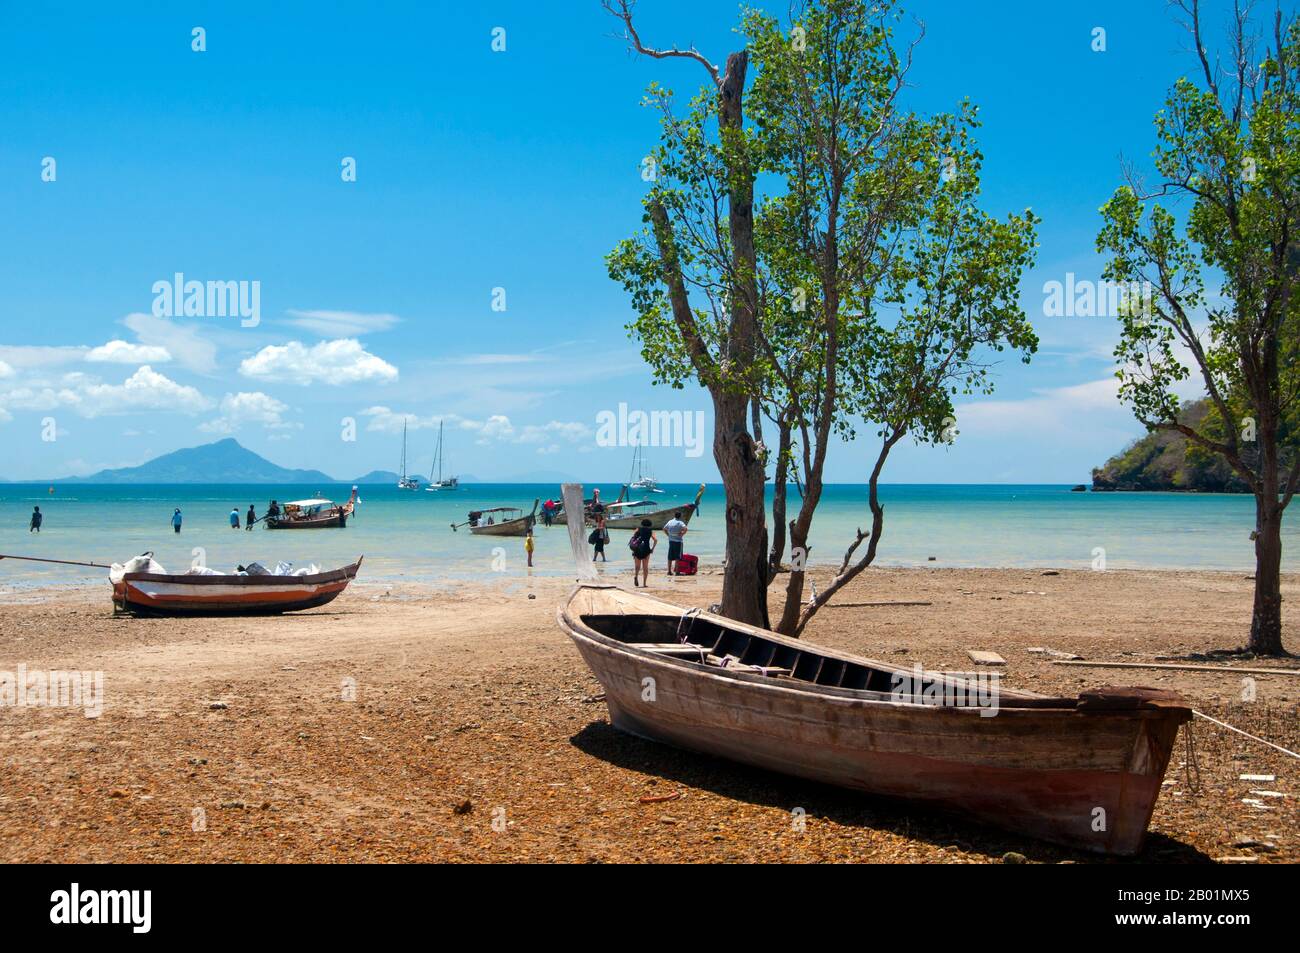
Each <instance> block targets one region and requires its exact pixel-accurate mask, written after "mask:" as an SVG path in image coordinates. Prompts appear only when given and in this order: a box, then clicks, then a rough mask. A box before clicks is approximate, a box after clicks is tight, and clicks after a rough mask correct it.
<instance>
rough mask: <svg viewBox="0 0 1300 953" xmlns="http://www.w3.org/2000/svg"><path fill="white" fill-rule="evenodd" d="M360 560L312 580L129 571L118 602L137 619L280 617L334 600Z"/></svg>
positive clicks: (116, 598) (117, 595) (115, 596)
mask: <svg viewBox="0 0 1300 953" xmlns="http://www.w3.org/2000/svg"><path fill="white" fill-rule="evenodd" d="M360 566H361V560H357V561H356V562H355V563H353V564H352V565H350V566H344V567H343V568H342V569H334V570H331V571H329V572H322V573H314V574H312V575H309V576H188V575H170V574H166V575H165V574H161V573H127V574H126V575H125V576H123V577H122V579H121V581H119V582H117V583H116V584H114V586H113V604H114V606H115V607H116V609H117V610H118V611H119V612H127V613H131V614H133V615H164V616H181V615H189V616H195V615H205V616H206V615H277V614H279V613H282V612H300V611H302V610H303V609H314V608H316V607H317V606H323V605H326V604H327V603H330V602H333V601H334V600H335V599H336V598H338V596H339V594H340V593H342V592H343V590H344V589H346V588H347V587H348V584H349V583H350V582H352V580H353V579H355V578H356V575H357V570H358V569H359V568H360Z"/></svg>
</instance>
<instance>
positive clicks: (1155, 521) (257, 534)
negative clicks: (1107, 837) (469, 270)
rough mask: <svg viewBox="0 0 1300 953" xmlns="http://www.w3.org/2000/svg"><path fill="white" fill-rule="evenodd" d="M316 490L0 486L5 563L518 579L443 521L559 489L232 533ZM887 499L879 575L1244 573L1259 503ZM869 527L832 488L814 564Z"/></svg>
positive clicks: (986, 494)
mask: <svg viewBox="0 0 1300 953" xmlns="http://www.w3.org/2000/svg"><path fill="white" fill-rule="evenodd" d="M597 485H598V484H597ZM318 490H319V491H320V492H321V493H323V494H324V495H325V496H326V497H329V498H332V499H334V500H336V501H342V500H344V499H346V498H347V496H348V493H349V491H350V487H348V486H345V485H332V486H329V485H327V486H275V487H271V486H219V485H214V486H193V485H175V486H101V485H63V484H58V485H55V487H54V490H53V492H52V493H51V492H49V486H48V485H47V484H40V485H31V484H0V553H11V554H18V555H30V556H45V557H51V558H55V559H78V560H88V561H93V562H104V563H108V562H113V561H119V562H120V561H123V560H125V559H127V558H129V557H131V556H134V555H137V554H139V553H141V552H143V551H145V550H152V551H153V552H154V553H155V558H156V559H157V560H158V561H159V562H161V563H162V564H163V565H164V566H165V567H166V568H168V569H174V570H176V571H184V570H185V569H186V568H188V567H189V566H190V564H191V563H192V562H193V561H194V559H195V554H194V550H195V549H196V548H200V549H202V550H203V556H204V557H205V559H206V563H207V565H209V566H211V567H213V568H216V569H221V570H230V569H233V568H234V567H235V565H236V564H238V563H247V562H250V561H253V560H257V561H260V562H262V563H265V564H267V565H274V564H275V562H276V561H278V560H288V561H290V562H293V563H294V564H296V565H297V566H305V565H307V564H309V563H316V564H318V565H320V566H322V567H331V568H332V567H335V566H338V565H342V564H344V563H347V562H350V561H352V560H353V559H355V558H356V557H357V556H359V555H362V554H364V555H365V557H366V559H365V566H364V568H363V570H362V576H361V579H362V580H363V581H371V582H374V581H383V580H392V581H395V580H412V581H432V582H436V581H439V580H456V579H467V578H474V577H477V576H484V575H485V574H489V573H504V574H506V575H508V576H517V575H520V574H522V573H523V572H524V552H523V541H522V540H520V539H509V538H507V539H502V538H491V537H480V536H472V535H470V533H469V532H468V531H467V530H465V529H462V530H460V531H459V532H453V531H452V530H451V528H450V524H451V523H452V522H459V521H462V520H464V519H465V514H466V513H467V512H468V511H469V510H471V509H477V508H483V507H487V506H501V505H516V506H522V507H524V508H525V509H527V508H530V507H531V506H532V502H533V499H534V498H541V499H543V500H545V499H546V498H547V497H550V496H554V497H556V498H558V497H559V493H560V489H559V487H558V486H555V485H550V484H547V485H536V486H531V485H524V484H482V485H476V486H468V487H464V488H462V489H460V490H458V491H453V492H439V493H429V492H425V491H423V490H420V491H417V492H410V491H400V490H398V489H397V488H396V487H389V486H364V487H362V488H361V504H360V506H359V507H358V512H357V515H356V516H355V517H354V518H353V519H352V520H351V521H350V522H349V524H348V526H347V528H346V529H342V530H339V529H328V530H299V531H268V530H265V529H263V528H262V527H261V526H258V527H257V528H256V529H255V530H253V531H252V532H246V531H244V530H239V531H237V532H236V531H234V530H231V529H230V528H229V526H228V516H229V513H230V508H231V507H232V506H236V507H238V509H239V512H240V515H241V520H242V517H243V514H244V513H245V512H246V511H247V509H248V505H249V504H250V503H252V504H254V505H255V506H256V509H257V512H258V514H259V515H260V514H262V513H263V512H265V510H266V504H267V501H268V500H269V499H270V497H272V496H274V497H275V498H276V499H278V500H280V501H282V502H283V501H285V500H293V499H300V498H304V497H310V496H312V495H313V494H314V493H315V492H316V491H318ZM601 490H602V493H601V495H602V496H603V497H605V498H606V499H613V498H614V497H615V496H617V494H618V486H617V485H616V484H614V483H609V484H605V485H603V486H602V487H601ZM665 490H666V492H665V493H663V494H661V495H656V496H655V497H654V498H655V499H656V500H657V501H662V505H664V506H668V505H671V504H672V503H675V502H683V503H684V502H687V501H689V500H690V499H691V498H692V496H693V495H694V490H695V487H694V486H691V485H687V484H678V485H671V484H670V485H667V486H666V487H665ZM769 493H770V488H769ZM588 495H590V487H588ZM881 495H882V498H883V501H884V503H885V532H884V536H883V538H882V542H881V549H880V554H879V559H878V564H879V565H884V566H932V567H933V566H937V567H953V566H962V567H969V566H980V567H1055V568H1087V567H1089V566H1091V565H1092V563H1093V560H1094V558H1095V553H1094V551H1095V550H1097V549H1104V550H1105V560H1106V567H1107V568H1111V569H1121V568H1185V569H1228V570H1249V569H1250V568H1252V566H1253V563H1254V550H1253V546H1252V544H1251V542H1250V540H1249V534H1250V532H1251V529H1252V528H1253V526H1254V503H1253V500H1252V499H1251V498H1250V497H1245V496H1233V495H1217V494H1216V495H1208V494H1207V495H1195V494H1179V493H1091V492H1089V493H1071V492H1070V491H1069V487H1066V486H1046V485H1029V486H1011V485H965V486H963V485H929V484H927V485H891V486H886V487H883V488H882V490H881ZM792 502H796V503H797V497H792ZM36 505H38V506H40V507H41V510H42V511H43V512H44V513H45V525H44V529H43V532H42V533H40V534H39V535H37V534H34V533H32V534H29V533H28V532H27V523H28V516H29V514H30V513H31V510H32V507H33V506H36ZM177 506H179V507H180V508H181V511H182V513H183V515H184V527H183V530H182V532H181V534H180V535H176V534H174V533H173V532H172V528H171V524H170V519H171V514H172V510H173V509H174V508H175V507H177ZM723 512H724V506H723V501H722V488H721V486H712V485H711V486H710V487H709V488H708V490H707V491H706V492H705V494H704V500H703V503H702V508H701V512H700V514H699V515H698V516H697V517H696V518H695V519H694V520H693V521H692V523H691V531H690V534H689V536H688V537H687V545H686V551H687V552H692V553H695V554H697V555H699V556H700V557H701V559H702V560H703V561H704V562H707V563H714V564H716V563H718V562H719V561H720V560H721V555H722V550H723V541H724V540H723ZM870 518H871V517H870V512H869V510H868V508H867V500H866V487H865V486H861V485H836V486H831V487H829V488H828V489H827V491H826V493H825V495H824V497H823V502H822V504H821V506H820V508H819V510H818V513H817V517H816V519H815V522H814V525H813V535H812V546H811V561H812V562H814V563H822V564H825V563H832V562H834V563H837V562H838V561H839V559H840V558H841V557H842V555H843V552H844V549H845V547H846V546H847V545H848V543H849V542H850V540H851V539H852V536H853V530H854V528H855V527H856V526H858V525H861V526H864V527H865V526H867V525H869V524H870ZM626 535H627V534H626V533H618V532H615V533H614V534H613V539H612V541H611V544H610V546H609V547H608V554H609V557H610V565H611V568H618V567H620V566H624V565H626V566H630V562H631V561H630V556H629V553H628V551H627V547H626V545H625V543H624V540H625V537H626ZM1284 546H1285V557H1284V568H1285V569H1288V570H1296V569H1297V568H1300V560H1298V556H1300V528H1297V522H1296V521H1294V520H1292V521H1290V523H1289V525H1288V526H1287V528H1286V530H1285V539H1284ZM498 547H499V548H500V549H498ZM931 556H934V557H936V558H935V560H934V561H933V562H931V561H930V560H929V557H931ZM534 562H535V567H536V568H535V569H534V572H535V573H540V574H553V575H567V574H568V573H570V572H571V560H570V556H569V552H568V543H567V537H566V534H565V530H564V529H563V528H560V527H556V528H554V529H546V528H542V527H539V529H538V531H537V551H536V554H535V558H534ZM104 577H105V573H104V572H103V571H100V570H94V569H76V568H70V567H59V566H50V565H44V564H40V563H23V562H15V561H11V560H0V590H4V589H14V588H26V587H29V586H32V585H46V584H50V583H64V582H71V581H76V580H85V581H92V580H94V581H99V580H103V579H104Z"/></svg>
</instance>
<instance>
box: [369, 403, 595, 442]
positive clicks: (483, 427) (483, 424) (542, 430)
mask: <svg viewBox="0 0 1300 953" xmlns="http://www.w3.org/2000/svg"><path fill="white" fill-rule="evenodd" d="M361 415H362V416H364V417H369V418H370V423H369V424H368V425H367V426H366V429H367V430H373V431H378V432H382V433H401V432H402V426H403V424H405V425H406V429H407V430H426V429H433V428H437V426H438V424H439V423H442V424H445V425H446V426H447V427H450V428H452V429H453V430H461V431H464V432H466V433H472V434H474V435H475V436H477V438H478V439H477V440H476V441H475V442H476V443H478V444H481V445H484V446H486V445H488V444H492V443H526V444H541V445H542V446H541V447H540V448H539V449H538V452H539V453H556V452H558V450H559V445H558V444H557V443H556V441H557V440H562V441H565V442H567V443H570V444H576V443H580V442H582V441H583V440H585V439H587V438H588V437H590V436H591V433H592V430H591V427H589V426H588V425H587V424H584V423H579V422H578V421H563V420H552V421H551V422H549V423H546V424H526V425H524V426H522V427H516V426H515V425H514V423H513V422H511V420H510V418H509V417H507V416H506V415H504V414H493V415H492V416H490V417H488V418H486V419H483V420H476V419H473V418H469V417H462V416H460V415H459V414H442V415H429V416H422V415H420V414H411V413H405V414H404V413H398V412H397V411H394V410H392V409H390V408H388V407H368V408H367V409H365V410H363V411H362V412H361Z"/></svg>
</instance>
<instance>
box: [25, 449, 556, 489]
mask: <svg viewBox="0 0 1300 953" xmlns="http://www.w3.org/2000/svg"><path fill="white" fill-rule="evenodd" d="M570 479H572V478H571V477H569V476H568V475H567V474H560V473H549V472H544V471H536V472H534V473H531V474H526V475H521V476H520V477H517V478H515V479H513V480H500V481H494V482H500V483H551V482H555V483H559V482H563V481H565V480H570ZM397 481H398V474H396V473H394V472H393V471H392V470H371V471H370V472H369V473H367V474H364V475H363V476H359V477H357V478H355V479H352V480H338V479H335V478H334V477H331V476H330V475H329V474H327V473H322V472H321V471H320V470H294V469H290V468H288V467H282V466H278V465H276V464H274V463H272V462H271V461H270V460H267V459H266V458H265V457H263V456H260V455H258V454H256V453H254V452H253V451H252V450H249V449H248V448H247V447H245V446H243V445H242V444H241V443H240V442H239V441H238V440H236V439H235V438H234V437H226V438H225V439H224V440H218V441H216V442H215V443H205V444H203V445H202V446H199V447H187V448H185V449H184V450H176V451H173V452H172V453H165V454H163V455H162V456H161V457H155V458H154V459H153V460H150V461H149V462H148V463H142V464H140V465H139V466H138V467H121V468H119V469H113V470H100V471H99V472H98V473H92V474H90V475H89V476H75V477H62V478H59V479H55V480H51V481H45V480H41V481H21V482H41V483H45V482H52V483H108V484H113V483H116V484H143V483H218V484H220V483H227V484H237V483H248V484H256V483H288V484H299V483H312V484H325V483H355V484H359V485H362V486H366V485H369V486H374V485H384V484H387V485H388V486H396V485H397ZM0 482H5V481H3V480H0ZM421 482H423V479H422V478H421ZM460 482H461V484H462V485H469V484H474V483H481V482H483V481H481V480H479V479H478V478H477V477H475V476H472V475H471V474H462V475H461V477H460Z"/></svg>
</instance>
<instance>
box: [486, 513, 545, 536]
mask: <svg viewBox="0 0 1300 953" xmlns="http://www.w3.org/2000/svg"><path fill="white" fill-rule="evenodd" d="M536 522H537V517H535V516H521V517H520V518H519V519H514V520H505V521H503V522H500V523H493V524H492V525H491V526H471V527H470V528H469V531H470V532H471V533H473V534H474V535H475V536H527V535H528V531H529V530H530V529H532V528H533V524H535V523H536Z"/></svg>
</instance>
